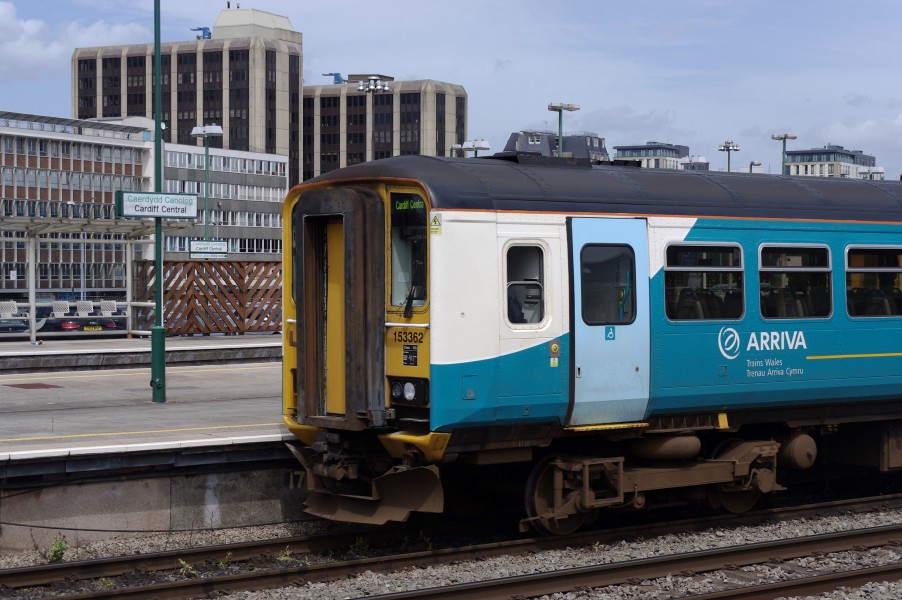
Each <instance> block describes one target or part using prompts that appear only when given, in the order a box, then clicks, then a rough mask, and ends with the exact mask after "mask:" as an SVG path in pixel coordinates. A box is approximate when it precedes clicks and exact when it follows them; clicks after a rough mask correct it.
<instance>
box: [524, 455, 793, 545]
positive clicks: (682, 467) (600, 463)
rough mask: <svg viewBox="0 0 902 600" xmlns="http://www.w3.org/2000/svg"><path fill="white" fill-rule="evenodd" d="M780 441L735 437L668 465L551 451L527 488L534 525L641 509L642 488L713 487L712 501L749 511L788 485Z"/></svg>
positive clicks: (570, 525)
mask: <svg viewBox="0 0 902 600" xmlns="http://www.w3.org/2000/svg"><path fill="white" fill-rule="evenodd" d="M779 449H780V444H779V443H778V442H775V441H770V440H766V441H743V440H737V441H735V442H734V443H732V444H731V445H730V446H728V447H727V448H726V449H724V450H723V451H722V452H720V453H719V454H718V455H717V456H716V457H714V458H711V459H702V460H699V461H697V462H690V463H687V462H684V461H680V462H679V463H678V464H674V465H665V466H654V467H650V466H638V467H633V466H626V464H625V458H624V457H622V456H618V457H601V458H599V457H585V456H565V455H552V456H549V457H547V458H546V460H544V461H541V462H540V463H538V464H537V465H536V467H535V469H534V470H533V472H532V475H531V476H530V478H529V481H528V483H527V489H526V494H527V497H526V509H527V511H526V512H527V515H528V517H527V518H526V519H523V520H522V521H520V530H521V531H526V530H527V529H528V527H529V526H530V525H532V526H533V527H535V528H536V529H538V530H539V531H541V532H543V533H552V534H559V535H563V534H566V533H570V532H572V531H575V530H576V529H578V528H579V527H580V526H581V525H582V524H583V523H584V522H585V521H587V520H590V519H591V517H592V516H594V514H595V513H597V511H598V510H599V509H602V508H607V507H630V506H631V507H633V508H642V507H643V506H644V505H645V496H644V492H648V491H655V490H666V489H677V488H690V487H698V486H713V488H714V492H713V493H712V494H711V495H710V497H709V500H710V502H711V504H712V505H713V506H715V507H717V508H723V509H725V510H727V511H729V512H744V511H746V510H749V509H750V508H751V507H752V506H753V505H754V503H755V501H756V500H757V498H758V496H759V495H760V494H762V493H768V492H772V491H778V490H782V489H784V488H783V487H782V486H781V485H780V484H778V483H777V478H776V464H777V454H778V452H779Z"/></svg>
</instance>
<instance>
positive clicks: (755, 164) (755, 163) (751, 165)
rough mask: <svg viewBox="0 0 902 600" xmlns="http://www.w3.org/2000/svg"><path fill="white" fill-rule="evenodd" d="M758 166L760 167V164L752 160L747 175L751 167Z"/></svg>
mask: <svg viewBox="0 0 902 600" xmlns="http://www.w3.org/2000/svg"><path fill="white" fill-rule="evenodd" d="M760 166H761V163H760V162H758V161H757V160H753V161H752V162H750V163H749V173H751V172H752V167H760Z"/></svg>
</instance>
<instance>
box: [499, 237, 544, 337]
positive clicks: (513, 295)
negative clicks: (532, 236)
mask: <svg viewBox="0 0 902 600" xmlns="http://www.w3.org/2000/svg"><path fill="white" fill-rule="evenodd" d="M544 319H545V261H544V253H543V252H542V248H541V247H540V246H511V247H510V248H508V250H507V320H508V321H509V322H510V323H541V322H542V321H543V320H544Z"/></svg>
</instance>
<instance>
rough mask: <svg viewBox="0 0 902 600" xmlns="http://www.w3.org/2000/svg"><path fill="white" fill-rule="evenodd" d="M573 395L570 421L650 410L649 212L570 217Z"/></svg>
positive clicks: (629, 416)
mask: <svg viewBox="0 0 902 600" xmlns="http://www.w3.org/2000/svg"><path fill="white" fill-rule="evenodd" d="M568 225H569V229H570V232H569V233H570V244H571V245H570V260H571V265H572V273H573V282H572V284H573V287H572V290H573V293H572V301H571V302H572V310H571V315H572V320H573V327H572V328H571V331H572V332H573V340H572V344H573V362H572V365H573V367H572V368H573V372H572V377H573V382H574V385H573V397H572V398H571V402H570V410H569V411H568V419H567V420H568V422H567V425H568V426H580V425H596V424H601V423H624V422H630V421H638V420H641V419H643V418H644V417H645V411H646V408H647V406H648V390H649V376H650V373H649V363H650V359H649V353H650V340H649V308H648V233H647V230H646V222H645V220H644V219H603V218H573V219H570V221H569V223H568Z"/></svg>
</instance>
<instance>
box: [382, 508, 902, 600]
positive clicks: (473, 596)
mask: <svg viewBox="0 0 902 600" xmlns="http://www.w3.org/2000/svg"><path fill="white" fill-rule="evenodd" d="M900 542H902V525H892V526H886V527H879V528H871V529H864V530H856V531H844V532H841V533H831V534H824V535H819V536H808V537H804V538H796V539H791V540H779V541H773V542H767V543H760V544H749V545H741V546H735V547H731V548H718V549H716V550H705V551H700V552H694V553H690V554H677V555H672V556H661V557H656V558H649V559H644V560H634V561H626V562H620V563H613V564H605V565H595V566H591V567H580V568H574V569H563V570H557V571H553V572H549V573H534V574H530V575H522V576H519V577H507V578H504V579H497V580H493V581H482V582H478V583H467V584H461V585H453V586H444V587H441V588H431V589H420V590H415V591H411V592H401V593H394V594H384V595H382V596H374V598H381V599H383V600H402V599H413V598H434V599H437V600H439V599H440V600H504V599H508V598H517V597H524V598H527V597H533V596H541V595H544V594H552V593H555V592H567V591H572V590H574V589H586V588H601V587H605V586H611V585H621V584H624V583H626V582H628V581H630V580H652V579H658V578H661V577H666V576H668V575H669V574H672V573H696V574H697V573H705V572H710V571H716V570H720V569H723V568H724V566H725V565H730V568H731V569H733V568H736V567H742V566H747V565H754V564H761V563H773V562H779V561H787V560H791V559H794V558H798V557H803V556H811V555H813V554H817V553H834V552H842V551H845V550H850V549H855V548H859V549H860V548H872V547H877V546H887V545H896V544H899V543H900ZM899 578H902V564H898V563H896V564H892V565H887V566H882V567H874V568H868V569H860V570H853V571H849V572H842V573H833V574H824V575H820V574H819V575H818V576H816V577H811V578H801V579H799V580H793V581H780V582H775V583H771V584H766V585H758V586H745V587H732V586H730V587H728V588H727V589H724V590H722V591H719V592H715V593H708V594H702V595H697V596H686V597H690V598H704V599H713V598H744V599H749V598H754V599H758V598H773V597H774V596H779V595H784V594H786V593H790V592H791V593H793V594H809V593H819V592H822V591H827V590H834V589H836V588H837V587H839V586H840V585H847V586H848V585H854V586H860V585H862V584H864V583H867V582H870V581H881V580H886V579H890V580H895V579H899Z"/></svg>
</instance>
